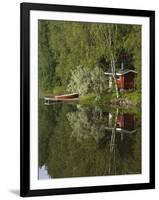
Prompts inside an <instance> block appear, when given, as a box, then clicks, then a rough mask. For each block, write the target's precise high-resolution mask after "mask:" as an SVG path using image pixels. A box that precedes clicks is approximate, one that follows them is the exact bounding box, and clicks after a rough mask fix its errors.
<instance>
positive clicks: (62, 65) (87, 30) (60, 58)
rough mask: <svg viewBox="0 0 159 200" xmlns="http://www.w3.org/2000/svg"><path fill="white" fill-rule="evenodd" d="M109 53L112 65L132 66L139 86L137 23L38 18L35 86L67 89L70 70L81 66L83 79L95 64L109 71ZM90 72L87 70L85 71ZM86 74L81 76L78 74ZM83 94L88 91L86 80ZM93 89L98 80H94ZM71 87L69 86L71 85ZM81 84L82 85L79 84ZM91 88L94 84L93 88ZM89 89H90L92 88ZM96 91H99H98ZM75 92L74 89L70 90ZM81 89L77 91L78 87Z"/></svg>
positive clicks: (139, 59) (48, 88)
mask: <svg viewBox="0 0 159 200" xmlns="http://www.w3.org/2000/svg"><path fill="white" fill-rule="evenodd" d="M112 56H113V57H114V59H115V61H116V68H120V67H121V63H123V64H124V67H125V68H129V69H130V68H131V69H135V70H136V71H137V79H136V87H137V89H139V90H140V89H141V26H140V25H125V24H100V23H80V22H63V21H47V20H39V89H40V92H43V93H44V92H45V91H47V90H50V89H52V90H53V88H54V87H57V86H62V87H63V88H64V89H67V88H68V85H69V84H70V82H71V80H73V79H74V77H72V72H74V71H76V70H77V68H78V67H77V66H82V69H81V73H80V72H79V73H80V76H82V77H83V78H82V79H84V81H85V80H86V79H87V78H88V79H89V80H88V82H89V81H90V78H89V73H90V72H92V71H94V76H97V77H93V74H92V77H93V79H94V80H95V79H98V78H99V77H98V75H99V74H98V73H97V69H98V68H97V67H99V69H102V70H103V71H109V70H110V65H111V60H112ZM89 71H90V72H89ZM82 72H83V73H86V75H85V78H84V76H83V75H82ZM82 84H84V85H86V89H85V88H84V86H83V88H84V89H83V90H85V91H83V93H87V92H88V91H89V88H88V85H89V83H87V80H86V81H85V82H83V83H82ZM96 84H97V88H98V87H99V86H98V82H97V81H96ZM71 87H72V86H71ZM81 87H82V86H81ZM94 89H95V87H94ZM94 89H93V90H94ZM98 91H99V90H98ZM74 92H76V91H74ZM80 92H81V90H80Z"/></svg>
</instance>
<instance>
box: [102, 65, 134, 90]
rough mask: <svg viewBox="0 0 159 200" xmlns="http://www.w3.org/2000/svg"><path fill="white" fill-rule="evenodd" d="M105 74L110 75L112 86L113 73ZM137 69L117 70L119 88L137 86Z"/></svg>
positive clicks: (125, 88)
mask: <svg viewBox="0 0 159 200" xmlns="http://www.w3.org/2000/svg"><path fill="white" fill-rule="evenodd" d="M104 74H105V75H108V76H109V87H110V88H111V87H112V73H109V72H105V73H104ZM136 74H137V73H136V71H134V70H131V69H125V70H119V71H117V72H116V74H115V76H116V80H117V85H118V89H123V90H127V89H134V88H135V77H136Z"/></svg>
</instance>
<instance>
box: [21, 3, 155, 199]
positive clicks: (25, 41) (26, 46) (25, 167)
mask: <svg viewBox="0 0 159 200" xmlns="http://www.w3.org/2000/svg"><path fill="white" fill-rule="evenodd" d="M32 10H36V11H50V12H51V11H60V12H76V13H90V14H91V13H93V14H107V15H117V16H120V15H123V16H138V17H148V18H149V20H150V38H149V40H150V55H149V56H150V63H149V66H150V75H149V78H150V105H149V109H150V116H149V123H150V130H149V138H150V141H149V145H150V163H149V166H150V168H149V169H150V180H149V182H148V183H136V184H121V185H102V186H88V187H73V188H58V189H57V188H52V189H37V190H31V189H30V75H29V74H30V32H29V31H30V11H32ZM20 13H21V16H20V25H21V30H20V34H21V55H20V57H21V62H20V65H21V74H20V76H21V82H20V88H21V89H20V93H21V99H20V100H21V106H20V110H21V113H20V119H21V122H20V127H21V128H20V132H21V135H20V138H21V139H20V196H22V197H28V196H39V195H59V194H76V193H94V192H107V191H123V190H139V189H153V188H155V11H149V10H130V9H117V8H102V7H83V6H71V5H51V4H50V5H49V4H35V3H21V5H20Z"/></svg>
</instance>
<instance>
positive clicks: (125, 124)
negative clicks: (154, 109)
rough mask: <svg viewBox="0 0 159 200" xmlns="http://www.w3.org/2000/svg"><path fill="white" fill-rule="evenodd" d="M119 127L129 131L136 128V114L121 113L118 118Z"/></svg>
mask: <svg viewBox="0 0 159 200" xmlns="http://www.w3.org/2000/svg"><path fill="white" fill-rule="evenodd" d="M117 127H118V128H122V129H126V130H129V131H131V130H134V129H135V128H136V118H135V115H134V114H130V113H123V114H120V115H119V116H118V119H117Z"/></svg>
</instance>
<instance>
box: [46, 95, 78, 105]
mask: <svg viewBox="0 0 159 200" xmlns="http://www.w3.org/2000/svg"><path fill="white" fill-rule="evenodd" d="M78 100H79V98H66V99H64V98H63V99H59V98H55V97H51V96H46V97H44V104H45V105H50V104H55V103H63V102H74V101H78Z"/></svg>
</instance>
